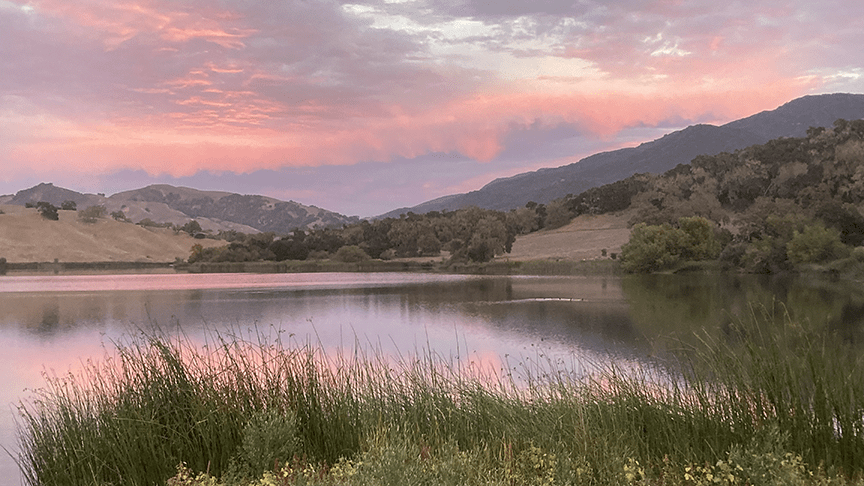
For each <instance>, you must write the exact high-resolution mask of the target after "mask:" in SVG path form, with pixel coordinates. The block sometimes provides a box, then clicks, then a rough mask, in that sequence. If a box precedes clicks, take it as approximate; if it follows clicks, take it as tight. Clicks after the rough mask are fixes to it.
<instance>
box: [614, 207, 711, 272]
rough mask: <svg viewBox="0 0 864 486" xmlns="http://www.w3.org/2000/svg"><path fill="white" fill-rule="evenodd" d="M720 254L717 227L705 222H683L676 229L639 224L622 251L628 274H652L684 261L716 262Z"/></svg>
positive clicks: (700, 219) (699, 220)
mask: <svg viewBox="0 0 864 486" xmlns="http://www.w3.org/2000/svg"><path fill="white" fill-rule="evenodd" d="M720 250H721V247H720V243H719V241H717V238H716V237H715V232H714V225H713V224H712V223H711V222H710V221H708V220H707V219H705V218H701V217H690V218H681V219H679V220H678V227H677V228H675V227H673V226H672V225H670V224H668V223H663V224H661V225H647V224H645V223H640V224H637V225H636V226H634V227H633V230H632V231H631V233H630V241H628V242H627V243H626V244H625V245H623V246H622V247H621V262H622V263H621V264H622V268H624V270H626V271H628V272H638V273H641V272H652V271H657V270H662V269H666V268H670V267H672V266H674V265H675V264H677V263H678V262H681V261H686V260H710V259H714V258H717V256H719V254H720Z"/></svg>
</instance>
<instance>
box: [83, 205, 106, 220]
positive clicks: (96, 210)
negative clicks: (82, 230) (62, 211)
mask: <svg viewBox="0 0 864 486" xmlns="http://www.w3.org/2000/svg"><path fill="white" fill-rule="evenodd" d="M106 213H108V210H107V209H105V206H102V205H99V206H90V207H88V208H87V209H85V210H83V211H81V212H79V213H78V219H79V220H81V221H83V222H85V223H91V224H92V223H95V222H96V220H97V219H99V218H103V217H105V214H106Z"/></svg>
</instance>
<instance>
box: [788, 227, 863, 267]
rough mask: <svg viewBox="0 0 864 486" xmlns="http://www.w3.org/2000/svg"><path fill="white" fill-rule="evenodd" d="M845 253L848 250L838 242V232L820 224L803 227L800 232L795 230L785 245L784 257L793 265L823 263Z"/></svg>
mask: <svg viewBox="0 0 864 486" xmlns="http://www.w3.org/2000/svg"><path fill="white" fill-rule="evenodd" d="M845 253H848V249H847V248H846V246H845V245H844V244H843V242H842V241H840V232H839V231H837V230H836V229H834V228H826V227H825V226H823V225H822V224H820V223H817V224H812V225H808V226H805V227H804V230H803V231H801V232H798V231H797V230H796V231H795V232H794V233H793V234H792V239H791V240H790V241H789V243H788V244H787V245H786V256H787V258H789V261H790V262H792V263H795V264H800V263H823V262H826V261H828V260H834V259H836V258H841V257H843V256H845V255H844V254H845Z"/></svg>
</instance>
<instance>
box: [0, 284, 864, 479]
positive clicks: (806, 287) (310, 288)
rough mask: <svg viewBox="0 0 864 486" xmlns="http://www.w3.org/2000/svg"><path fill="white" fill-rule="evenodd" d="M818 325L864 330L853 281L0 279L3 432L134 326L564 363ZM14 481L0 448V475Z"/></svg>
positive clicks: (641, 358) (492, 361) (6, 438)
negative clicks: (33, 399)
mask: <svg viewBox="0 0 864 486" xmlns="http://www.w3.org/2000/svg"><path fill="white" fill-rule="evenodd" d="M763 310H767V311H769V312H774V313H775V314H776V315H777V316H778V320H782V314H783V313H788V314H790V315H791V317H792V318H795V319H798V320H804V321H807V322H811V323H813V324H814V325H819V326H828V327H829V328H831V329H833V330H836V331H837V332H840V333H842V334H843V336H844V337H845V338H847V339H848V340H852V341H854V342H862V333H861V330H862V329H864V292H862V291H861V288H860V286H858V285H849V284H841V283H833V284H832V283H824V282H803V281H801V280H800V279H799V280H768V279H760V278H758V277H753V276H744V277H718V276H711V277H706V276H695V275H693V276H670V275H660V276H628V277H624V278H618V277H525V276H518V277H515V276H510V277H506V276H495V277H485V276H461V275H437V274H411V273H314V274H203V275H201V274H195V275H192V274H154V275H80V276H63V275H59V276H54V275H52V276H5V277H0V347H2V348H0V349H2V353H0V366H2V370H3V372H2V374H0V401H2V402H3V403H4V404H7V407H5V408H4V409H3V410H2V412H3V414H2V415H0V444H2V446H3V447H4V448H5V449H7V450H8V451H9V452H11V453H13V454H14V452H15V450H16V447H17V443H16V442H17V441H16V438H15V426H14V417H15V415H16V405H17V404H18V403H20V402H21V401H22V400H27V398H28V397H30V396H31V390H33V389H34V388H38V387H40V386H42V385H43V384H44V383H45V380H44V377H43V373H49V374H57V375H62V374H64V373H69V372H73V373H74V372H76V371H77V370H78V369H80V368H81V363H82V361H85V360H87V359H99V358H100V357H102V356H103V355H104V352H105V348H106V347H107V348H109V349H110V348H113V345H112V344H111V343H112V342H114V341H117V340H123V339H128V338H129V336H134V335H136V334H138V333H140V332H141V331H142V330H143V331H145V332H153V330H154V329H156V328H158V329H160V330H161V332H165V333H169V334H176V333H180V332H182V333H183V334H185V335H186V336H188V337H190V338H191V339H193V340H195V339H199V338H203V336H204V334H205V333H206V332H210V331H232V330H235V331H236V330H242V331H245V330H248V329H258V330H259V331H260V332H264V333H271V332H273V331H274V330H279V331H282V332H283V335H284V333H287V334H288V335H289V336H291V339H294V340H296V341H297V342H298V343H306V342H312V343H313V344H320V345H321V346H323V347H324V348H325V349H337V348H343V349H345V348H353V347H354V346H361V347H364V348H366V349H373V348H374V349H379V350H381V352H384V353H387V354H392V355H394V356H395V355H399V354H401V355H406V354H416V353H423V352H426V351H432V352H435V353H438V354H439V355H442V356H444V357H446V358H448V359H450V360H453V361H454V362H457V361H458V362H462V363H468V362H474V363H481V364H483V365H485V366H488V367H493V368H495V369H500V368H502V367H504V366H507V367H512V366H516V367H519V366H520V365H521V364H523V363H528V362H531V361H533V360H539V361H542V362H546V361H547V360H551V361H552V362H561V363H564V365H565V366H566V367H567V368H569V369H571V370H573V371H574V372H577V373H579V372H582V371H584V370H586V369H589V368H590V366H591V364H592V363H597V362H604V363H608V362H609V361H610V360H615V361H616V362H618V363H624V364H627V365H638V364H639V363H643V362H645V361H646V360H651V359H654V358H653V357H655V356H658V355H662V354H663V352H664V350H665V349H666V348H667V347H668V346H670V345H673V346H678V345H680V344H681V342H682V341H686V340H687V339H688V338H689V337H692V336H693V334H694V333H696V332H702V330H704V332H708V333H710V334H718V335H720V334H722V333H723V332H724V328H725V327H727V326H728V324H729V323H730V322H732V321H734V320H736V319H741V318H742V316H743V318H746V316H747V315H748V314H749V313H751V312H762V311H763ZM17 484H21V479H20V474H19V472H18V470H17V466H16V465H15V462H14V461H13V460H12V458H11V457H9V456H8V455H4V456H3V457H0V485H2V486H5V485H17Z"/></svg>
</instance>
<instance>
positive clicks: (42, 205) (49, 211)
mask: <svg viewBox="0 0 864 486" xmlns="http://www.w3.org/2000/svg"><path fill="white" fill-rule="evenodd" d="M36 211H39V214H41V215H42V217H43V218H45V219H49V220H52V221H58V220H59V219H60V215H59V214H58V213H57V207H56V206H54V205H53V204H51V203H49V202H45V201H39V202H38V203H36Z"/></svg>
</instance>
